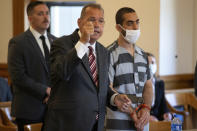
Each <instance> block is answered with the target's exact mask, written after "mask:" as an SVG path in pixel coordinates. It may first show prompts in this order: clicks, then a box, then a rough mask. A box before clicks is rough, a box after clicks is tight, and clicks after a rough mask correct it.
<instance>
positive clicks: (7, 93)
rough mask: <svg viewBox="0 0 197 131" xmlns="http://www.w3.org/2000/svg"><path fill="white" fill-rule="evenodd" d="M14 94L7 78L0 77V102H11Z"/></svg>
mask: <svg viewBox="0 0 197 131" xmlns="http://www.w3.org/2000/svg"><path fill="white" fill-rule="evenodd" d="M11 100H12V93H11V89H10V87H9V85H8V81H7V80H6V79H5V78H2V77H0V102H5V101H11Z"/></svg>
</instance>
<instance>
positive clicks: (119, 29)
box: [116, 24, 122, 32]
mask: <svg viewBox="0 0 197 131" xmlns="http://www.w3.org/2000/svg"><path fill="white" fill-rule="evenodd" d="M116 30H117V31H118V32H121V31H122V28H121V27H120V25H119V24H116Z"/></svg>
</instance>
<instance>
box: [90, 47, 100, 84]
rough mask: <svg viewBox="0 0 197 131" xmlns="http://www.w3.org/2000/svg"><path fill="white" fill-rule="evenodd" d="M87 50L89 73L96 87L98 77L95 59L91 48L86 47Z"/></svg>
mask: <svg viewBox="0 0 197 131" xmlns="http://www.w3.org/2000/svg"><path fill="white" fill-rule="evenodd" d="M88 48H89V55H88V59H89V65H90V71H91V73H92V77H93V80H94V83H95V84H96V86H97V85H98V75H97V69H96V57H95V56H94V53H93V48H92V47H91V46H88Z"/></svg>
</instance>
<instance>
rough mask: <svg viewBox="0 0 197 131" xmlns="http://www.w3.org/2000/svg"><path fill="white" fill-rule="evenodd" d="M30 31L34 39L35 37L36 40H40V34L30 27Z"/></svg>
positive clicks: (45, 33) (45, 34)
mask: <svg viewBox="0 0 197 131" xmlns="http://www.w3.org/2000/svg"><path fill="white" fill-rule="evenodd" d="M30 31H31V32H32V34H33V35H34V37H36V38H37V39H39V38H40V36H41V35H42V34H40V33H39V32H38V31H36V30H35V29H34V28H33V27H32V26H30ZM43 35H44V36H45V38H47V32H46V31H45V32H44V34H43Z"/></svg>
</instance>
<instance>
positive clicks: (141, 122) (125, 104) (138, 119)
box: [114, 94, 150, 131]
mask: <svg viewBox="0 0 197 131" xmlns="http://www.w3.org/2000/svg"><path fill="white" fill-rule="evenodd" d="M114 103H115V105H116V106H117V108H118V109H119V110H120V111H122V112H125V113H127V114H129V115H130V116H131V118H132V119H133V121H134V122H135V127H136V128H137V131H143V129H144V126H145V125H146V124H147V123H148V122H149V117H150V111H149V110H148V109H146V108H142V109H140V110H139V111H138V112H136V111H135V109H133V108H132V107H131V104H132V102H131V100H130V99H129V98H128V97H127V95H124V94H118V95H117V96H116V97H115V99H114Z"/></svg>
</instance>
